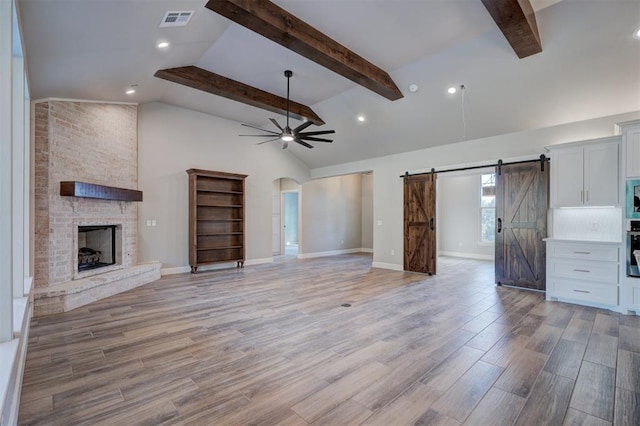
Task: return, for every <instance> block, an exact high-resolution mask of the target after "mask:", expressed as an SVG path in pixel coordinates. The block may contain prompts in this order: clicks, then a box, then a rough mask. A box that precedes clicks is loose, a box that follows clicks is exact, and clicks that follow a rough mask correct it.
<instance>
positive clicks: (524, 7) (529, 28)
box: [482, 0, 542, 59]
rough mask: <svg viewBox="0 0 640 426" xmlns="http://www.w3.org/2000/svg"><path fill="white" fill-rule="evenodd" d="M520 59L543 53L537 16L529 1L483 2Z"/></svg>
mask: <svg viewBox="0 0 640 426" xmlns="http://www.w3.org/2000/svg"><path fill="white" fill-rule="evenodd" d="M482 4H484V7H485V8H486V9H487V11H488V12H489V14H490V15H491V17H492V18H493V20H494V21H495V22H496V24H497V25H498V27H499V28H500V31H502V34H504V36H505V37H506V39H507V41H508V42H509V44H510V45H511V47H512V48H513V50H514V51H515V52H516V55H518V57H519V58H520V59H522V58H526V57H527V56H531V55H535V54H536V53H540V52H542V43H541V42H540V34H539V33H538V25H537V23H536V14H535V12H534V10H533V7H531V3H530V2H529V0H482Z"/></svg>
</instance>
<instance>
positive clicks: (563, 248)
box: [547, 243, 618, 262]
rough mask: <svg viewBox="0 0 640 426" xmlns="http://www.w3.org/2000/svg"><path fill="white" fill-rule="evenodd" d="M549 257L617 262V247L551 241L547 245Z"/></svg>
mask: <svg viewBox="0 0 640 426" xmlns="http://www.w3.org/2000/svg"><path fill="white" fill-rule="evenodd" d="M547 250H548V255H549V256H551V257H562V258H568V259H582V260H604V261H611V262H617V261H618V247H611V246H598V245H590V244H563V243H551V244H549V246H548V247H547Z"/></svg>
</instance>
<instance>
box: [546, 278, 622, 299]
mask: <svg viewBox="0 0 640 426" xmlns="http://www.w3.org/2000/svg"><path fill="white" fill-rule="evenodd" d="M549 285H550V287H551V289H549V288H547V290H551V294H550V295H551V297H558V298H562V299H573V300H578V301H582V302H591V303H601V304H604V305H617V304H618V286H616V285H611V284H599V283H592V282H584V281H575V280H565V279H561V278H551V279H550V280H548V282H547V287H549Z"/></svg>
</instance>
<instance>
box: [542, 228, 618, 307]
mask: <svg viewBox="0 0 640 426" xmlns="http://www.w3.org/2000/svg"><path fill="white" fill-rule="evenodd" d="M619 256H620V246H619V245H618V244H614V243H599V242H586V241H585V242H569V241H553V240H548V241H547V299H549V300H559V301H566V302H571V303H578V304H583V305H591V306H603V305H604V306H607V307H614V306H617V305H618V283H619V275H618V273H619V263H618V262H619Z"/></svg>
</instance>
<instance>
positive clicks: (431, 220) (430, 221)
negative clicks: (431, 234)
mask: <svg viewBox="0 0 640 426" xmlns="http://www.w3.org/2000/svg"><path fill="white" fill-rule="evenodd" d="M429 229H431V230H432V231H433V218H431V219H429Z"/></svg>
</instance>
